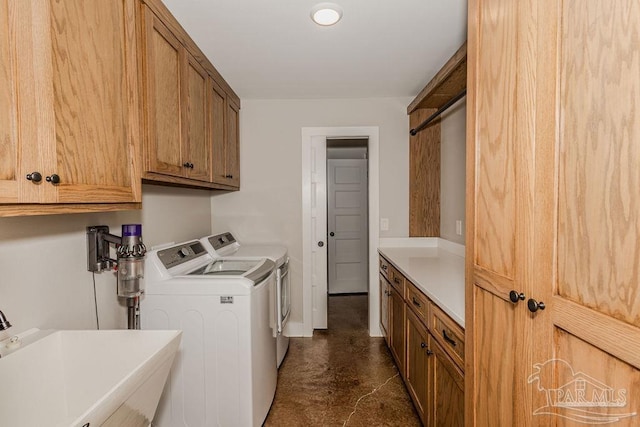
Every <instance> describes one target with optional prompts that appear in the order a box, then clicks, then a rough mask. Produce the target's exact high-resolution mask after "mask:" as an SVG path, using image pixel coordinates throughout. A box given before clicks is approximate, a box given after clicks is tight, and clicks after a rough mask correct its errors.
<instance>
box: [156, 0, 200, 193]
mask: <svg viewBox="0 0 640 427" xmlns="http://www.w3.org/2000/svg"><path fill="white" fill-rule="evenodd" d="M144 22H145V36H144V47H145V50H144V52H145V60H144V64H145V66H144V71H145V76H146V79H145V81H146V87H145V92H144V93H145V96H144V99H145V113H146V117H147V150H146V152H145V154H146V156H145V158H146V167H147V169H146V171H148V172H155V173H159V174H164V175H171V176H177V177H184V178H190V179H196V180H201V181H205V182H209V181H211V145H210V144H209V133H208V131H207V78H208V76H207V72H206V71H205V70H204V68H203V67H202V66H201V65H200V64H199V63H198V61H196V60H195V58H194V57H193V55H191V54H190V53H189V52H187V50H186V48H185V47H184V46H183V45H182V43H181V42H180V41H179V40H178V38H177V37H175V36H174V35H173V34H172V33H171V31H170V30H169V29H168V28H167V27H166V26H165V25H164V24H163V23H162V21H161V20H160V19H159V18H158V17H157V16H156V15H155V14H154V13H153V12H152V11H151V10H150V9H149V8H148V7H145V8H144Z"/></svg>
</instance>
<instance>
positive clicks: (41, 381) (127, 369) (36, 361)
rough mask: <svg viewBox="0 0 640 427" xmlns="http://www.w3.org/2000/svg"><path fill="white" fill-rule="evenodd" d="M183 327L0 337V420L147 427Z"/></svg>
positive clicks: (88, 426) (14, 423)
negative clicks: (178, 328) (2, 339)
mask: <svg viewBox="0 0 640 427" xmlns="http://www.w3.org/2000/svg"><path fill="white" fill-rule="evenodd" d="M180 335H181V332H180V331H138V330H114V331H62V330H61V331H41V330H38V329H31V330H29V331H27V332H25V333H23V334H20V335H18V338H17V340H16V339H15V338H14V340H13V342H9V340H5V341H3V342H2V343H0V355H1V356H2V357H0V425H3V426H13V427H20V426H28V427H35V426H46V427H50V426H65V427H66V426H85V427H97V426H127V427H137V426H145V427H148V426H149V425H150V423H151V420H152V419H153V416H154V414H155V411H156V407H157V405H158V401H159V399H160V395H161V394H162V389H163V387H164V383H165V381H166V379H167V376H168V374H169V370H170V368H171V364H172V362H173V358H174V356H175V353H176V351H177V350H178V345H179V343H180Z"/></svg>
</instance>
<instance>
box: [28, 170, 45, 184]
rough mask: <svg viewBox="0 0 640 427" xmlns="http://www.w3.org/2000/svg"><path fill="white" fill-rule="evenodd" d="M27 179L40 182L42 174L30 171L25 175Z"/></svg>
mask: <svg viewBox="0 0 640 427" xmlns="http://www.w3.org/2000/svg"><path fill="white" fill-rule="evenodd" d="M27 179H28V180H29V181H31V182H40V181H42V175H41V174H40V172H31V173H30V174H28V175H27Z"/></svg>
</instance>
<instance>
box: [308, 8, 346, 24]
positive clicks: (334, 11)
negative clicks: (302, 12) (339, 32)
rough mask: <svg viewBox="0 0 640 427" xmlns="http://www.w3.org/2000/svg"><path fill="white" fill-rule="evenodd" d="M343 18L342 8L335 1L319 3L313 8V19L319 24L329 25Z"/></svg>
mask: <svg viewBox="0 0 640 427" xmlns="http://www.w3.org/2000/svg"><path fill="white" fill-rule="evenodd" d="M341 18H342V8H341V7H340V6H338V5H337V4H335V3H318V4H317V5H315V6H314V7H313V8H312V9H311V19H312V20H313V22H315V23H316V24H318V25H322V26H324V27H327V26H329V25H333V24H335V23H336V22H338V21H339V20H340V19H341Z"/></svg>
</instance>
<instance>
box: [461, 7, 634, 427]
mask: <svg viewBox="0 0 640 427" xmlns="http://www.w3.org/2000/svg"><path fill="white" fill-rule="evenodd" d="M638 22H640V3H638V2H637V1H635V0H592V1H588V2H583V1H576V0H566V1H563V2H557V1H552V0H540V1H536V2H534V1H519V2H513V1H510V0H470V1H469V45H468V47H469V50H468V67H469V68H468V70H469V93H468V99H467V106H468V115H467V118H468V122H467V136H468V139H467V150H468V151H467V167H468V170H467V180H468V182H467V201H466V206H467V237H466V249H467V255H466V261H467V275H466V277H467V293H466V294H467V314H466V319H467V323H466V334H467V335H466V342H465V344H466V348H465V358H466V367H467V369H466V370H465V375H466V380H467V382H466V384H465V390H466V410H467V413H466V414H467V423H468V425H474V426H485V425H504V426H513V425H517V426H530V425H577V424H578V423H584V424H596V423H604V422H614V421H615V425H616V426H635V425H638V422H639V421H640V418H639V415H638V408H640V394H639V393H637V391H638V384H640V327H639V325H640V293H639V292H638V287H639V285H640V246H639V245H638V242H639V241H640V221H639V219H638V218H640V193H639V192H638V188H640V174H639V173H638V167H637V160H638V159H639V158H640V144H638V141H639V140H640V120H638V109H637V103H638V99H639V98H640V86H639V85H638V76H640V33H639V32H638ZM632 23H633V24H632ZM497 414H499V419H497V420H496V416H497Z"/></svg>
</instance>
